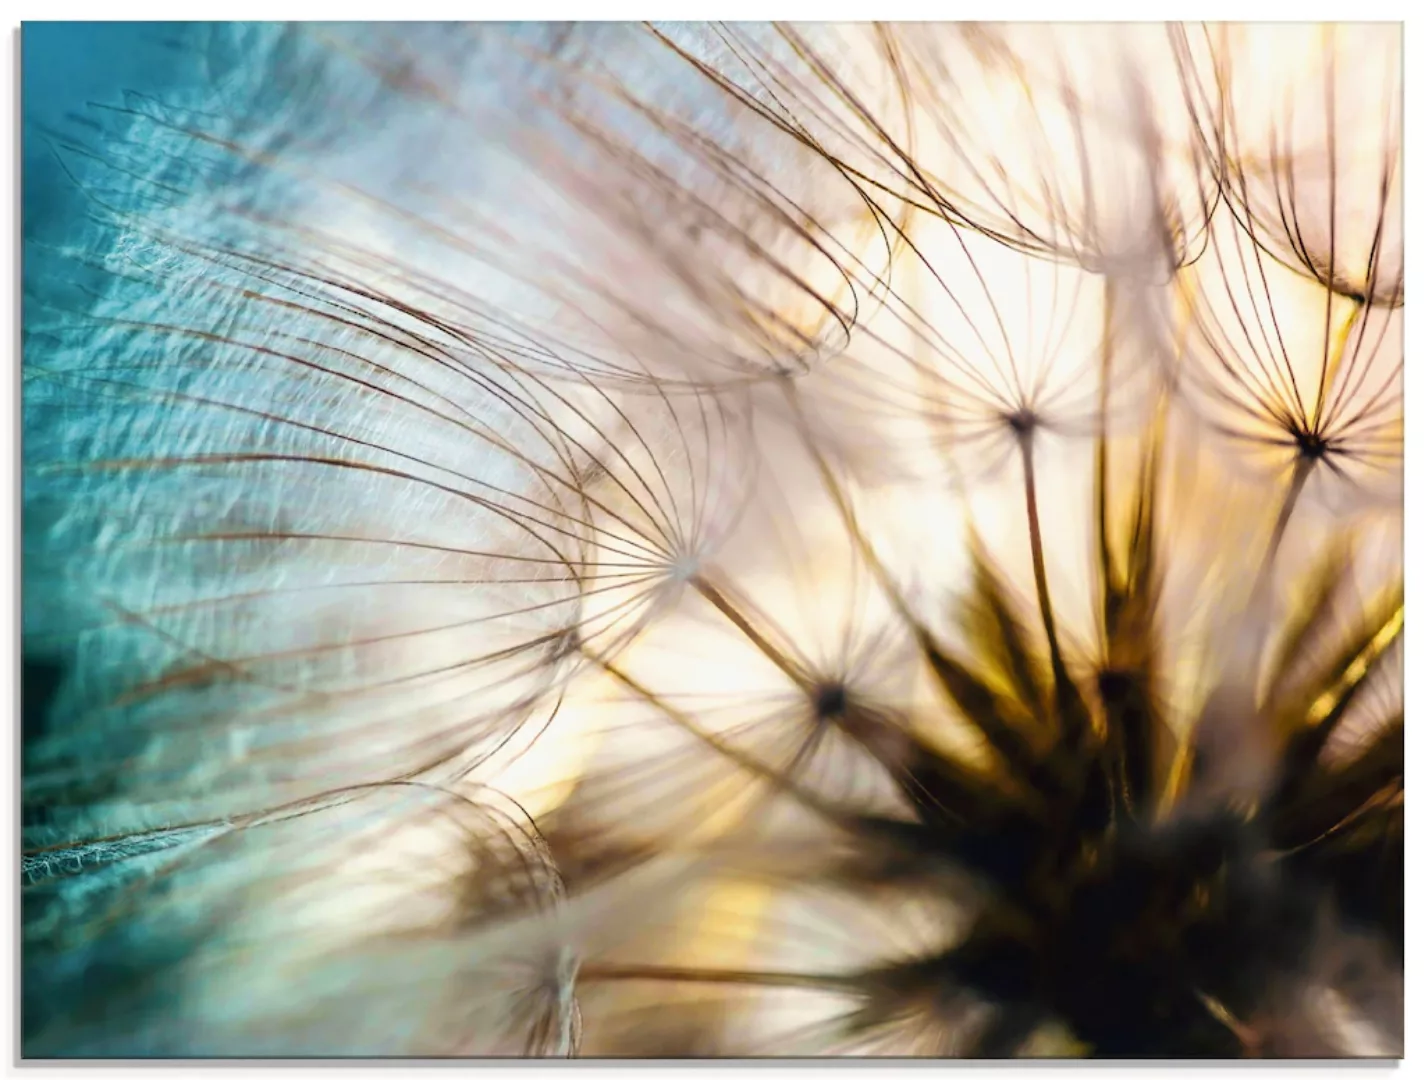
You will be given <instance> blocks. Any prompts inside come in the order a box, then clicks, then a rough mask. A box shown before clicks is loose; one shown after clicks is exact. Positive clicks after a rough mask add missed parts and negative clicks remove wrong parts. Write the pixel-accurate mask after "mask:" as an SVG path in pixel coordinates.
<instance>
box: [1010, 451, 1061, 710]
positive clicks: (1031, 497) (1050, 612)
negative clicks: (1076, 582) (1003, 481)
mask: <svg viewBox="0 0 1425 1080" xmlns="http://www.w3.org/2000/svg"><path fill="white" fill-rule="evenodd" d="M1019 452H1020V457H1021V459H1022V460H1023V462H1024V509H1025V514H1026V516H1027V517H1028V519H1029V553H1030V557H1031V558H1032V559H1033V562H1034V591H1035V593H1036V594H1037V595H1038V597H1039V614H1040V617H1041V618H1042V619H1043V620H1044V634H1045V636H1046V637H1047V638H1048V639H1049V662H1050V663H1051V664H1052V665H1053V668H1054V689H1055V692H1056V694H1057V692H1058V691H1059V689H1060V684H1061V683H1062V681H1063V679H1064V674H1065V673H1064V657H1063V654H1062V653H1061V652H1060V651H1059V635H1058V634H1057V633H1056V632H1055V630H1054V605H1053V603H1052V602H1051V601H1050V599H1049V575H1048V573H1047V572H1046V571H1045V569H1044V534H1043V531H1042V530H1041V529H1040V526H1039V493H1038V489H1037V488H1036V486H1035V483H1034V437H1033V433H1032V432H1026V433H1024V434H1022V435H1021V436H1020V437H1019Z"/></svg>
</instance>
